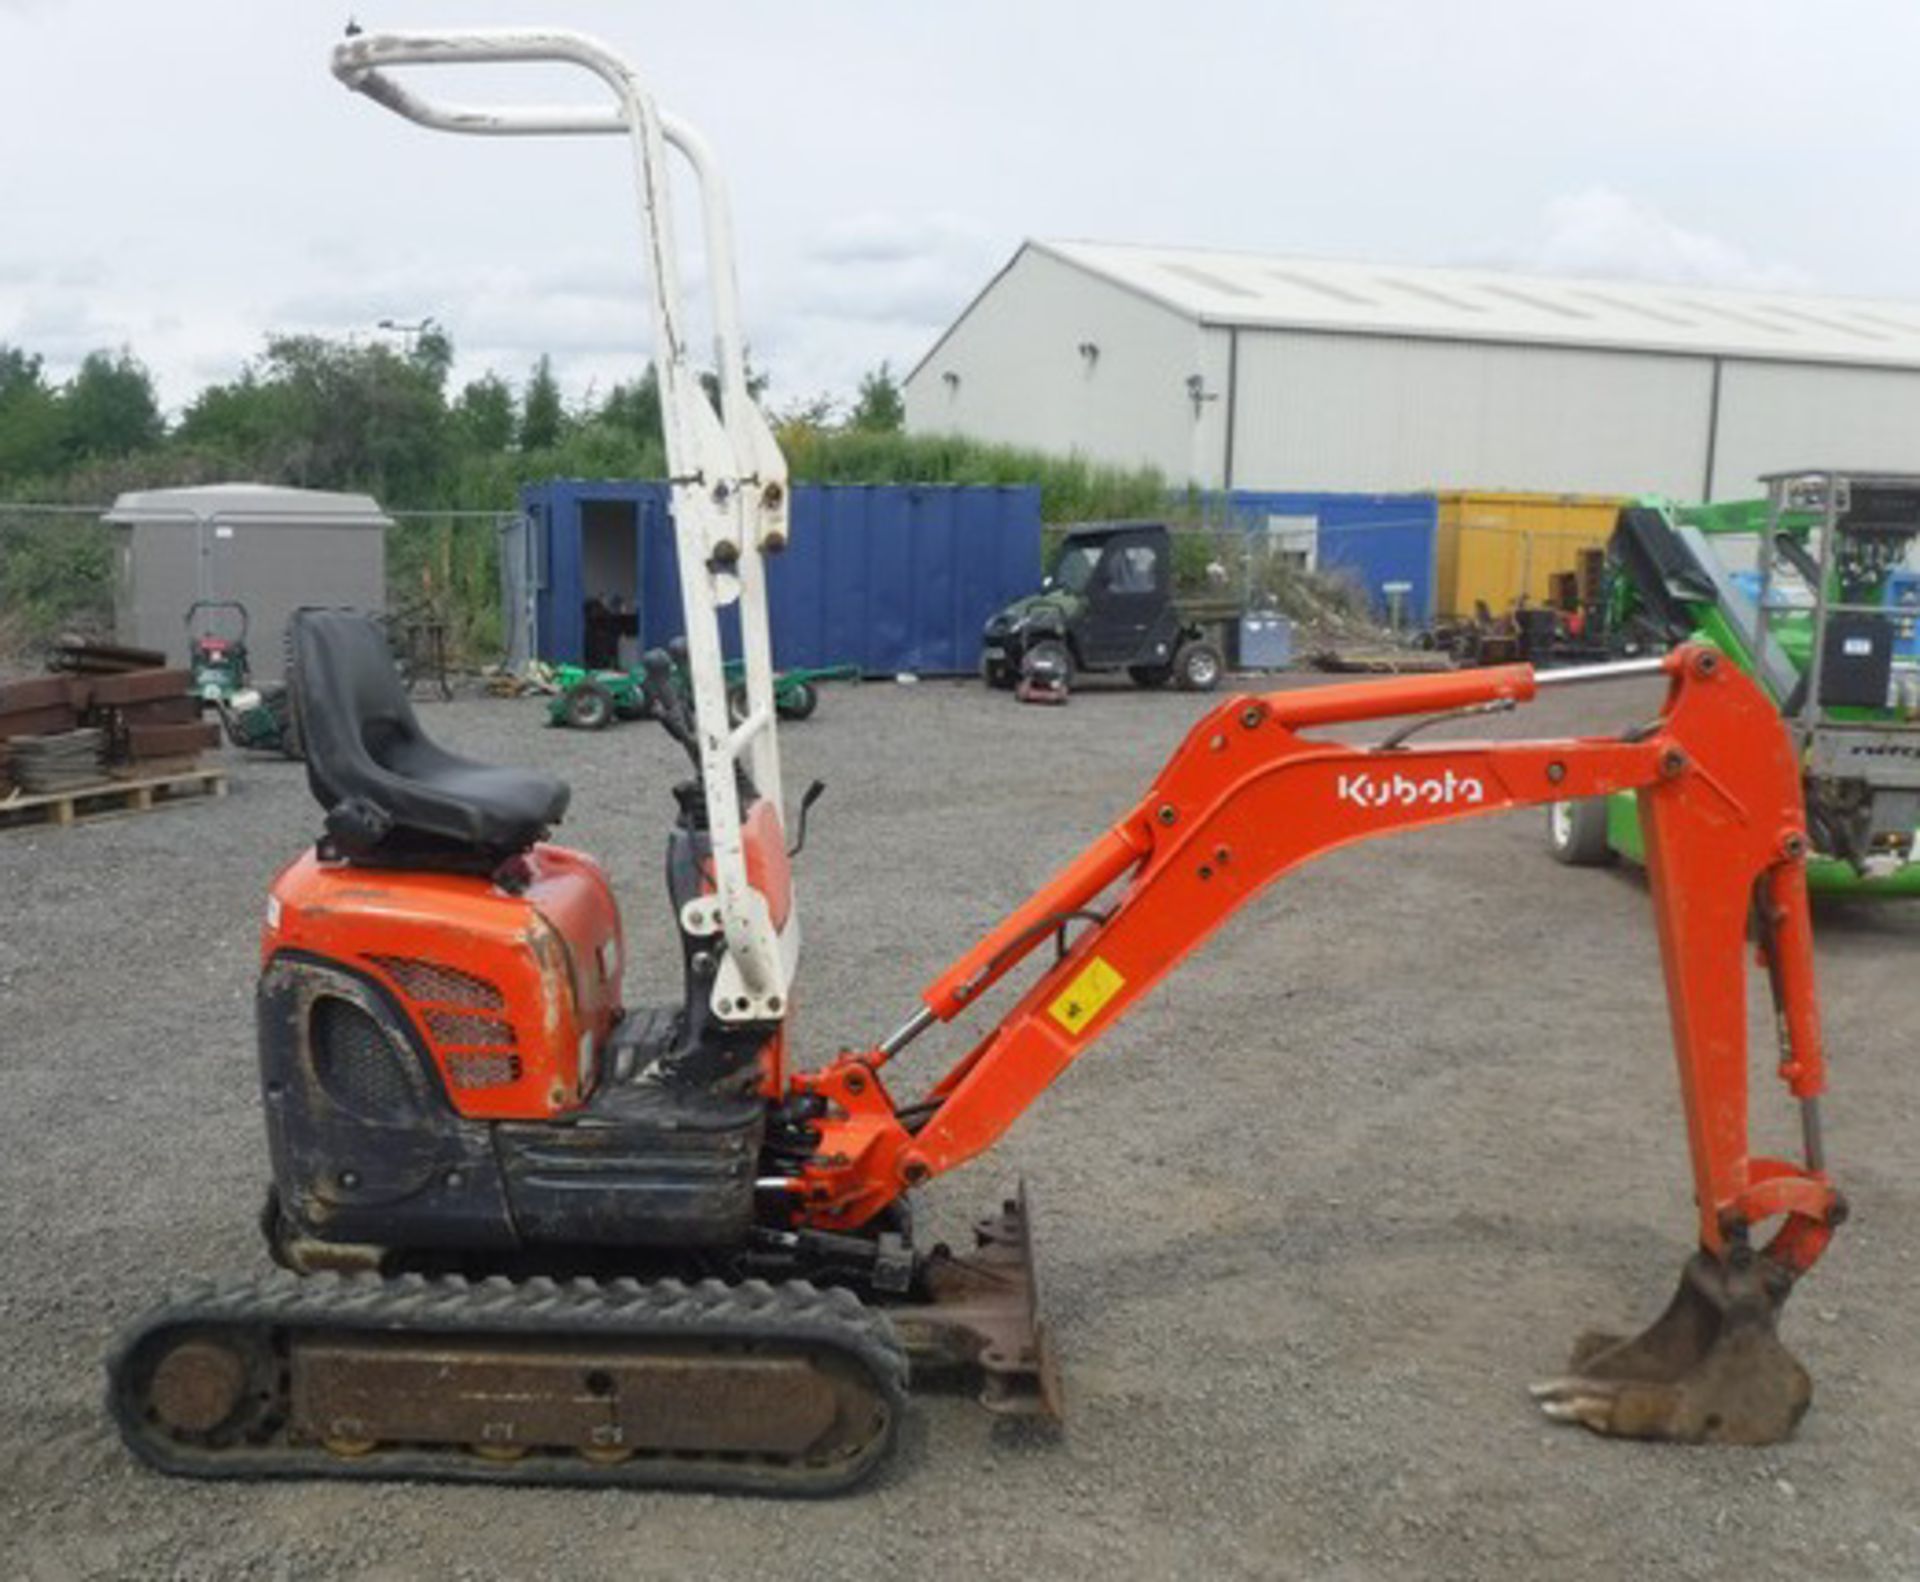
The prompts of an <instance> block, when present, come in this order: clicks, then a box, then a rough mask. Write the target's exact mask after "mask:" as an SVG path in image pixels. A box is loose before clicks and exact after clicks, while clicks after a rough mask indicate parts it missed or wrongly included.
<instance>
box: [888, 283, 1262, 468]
mask: <svg viewBox="0 0 1920 1582" xmlns="http://www.w3.org/2000/svg"><path fill="white" fill-rule="evenodd" d="M1083 342H1084V343H1091V344H1092V345H1094V346H1096V347H1098V348H1099V355H1098V356H1097V357H1095V358H1092V359H1089V358H1088V357H1086V356H1083V355H1082V353H1081V352H1080V346H1081V344H1082V343H1083ZM1226 343H1227V337H1226V334H1225V332H1224V331H1212V332H1209V331H1205V330H1203V329H1202V328H1201V327H1200V326H1199V325H1198V324H1196V323H1195V322H1193V321H1192V320H1190V319H1186V318H1183V317H1181V316H1180V315H1179V314H1177V313H1175V312H1173V311H1172V310H1171V309H1168V308H1165V307H1162V306H1160V305H1159V304H1158V303H1155V302H1152V301H1150V300H1149V299H1147V298H1145V297H1142V296H1139V295H1137V294H1135V293H1133V292H1131V291H1127V290H1125V289H1123V288H1121V287H1118V286H1115V285H1112V284H1111V283H1109V282H1107V281H1104V280H1101V279H1098V278H1097V277H1095V276H1092V275H1089V274H1087V273H1086V272H1085V271H1084V270H1081V269H1076V268H1075V267H1073V266H1072V265H1070V264H1066V263H1063V262H1062V261H1060V260H1059V259H1057V258H1053V257H1050V256H1048V255H1047V254H1044V253H1039V252H1036V251H1034V250H1033V249H1032V248H1031V247H1028V248H1023V249H1022V250H1021V251H1020V252H1019V253H1018V254H1017V255H1016V256H1015V257H1014V260H1013V262H1012V263H1011V264H1009V265H1008V266H1007V269H1006V271H1005V272H1004V273H1003V274H1002V275H1001V276H1000V278H999V279H998V280H996V281H995V282H994V283H993V285H992V286H990V287H989V288H988V289H987V291H986V292H985V294H984V295H982V296H981V298H980V299H979V300H978V301H977V302H976V303H975V304H974V306H973V307H972V308H971V309H970V310H969V311H968V312H967V313H966V314H964V315H963V316H962V317H961V319H960V320H959V322H958V323H957V324H956V325H955V326H954V327H953V329H952V330H951V331H950V332H949V333H948V335H947V337H946V339H945V340H944V341H942V342H941V343H940V344H939V345H938V346H937V347H936V348H935V349H934V351H933V353H932V354H931V355H930V356H929V357H928V358H927V359H926V360H925V361H924V362H923V363H922V364H921V365H920V366H919V367H918V368H917V369H915V370H914V372H913V373H912V375H911V376H910V377H909V378H908V380H907V382H906V387H905V392H904V393H905V397H906V408H907V429H908V431H909V432H910V433H915V434H964V435H966V436H968V437H969V438H972V439H980V440H987V441H991V442H995V443H1000V444H1007V445H1023V446H1029V447H1032V448H1034V449H1037V450H1044V451H1052V452H1056V453H1058V454H1061V455H1065V454H1068V453H1070V452H1075V451H1077V452H1079V453H1081V454H1083V455H1086V456H1089V457H1092V458H1094V459H1097V460H1100V461H1107V462H1114V463H1118V464H1122V465H1127V466H1138V465H1143V464H1144V465H1148V466H1154V467H1158V468H1160V469H1161V471H1163V472H1164V473H1166V475H1167V477H1168V478H1169V479H1170V480H1171V481H1173V482H1175V483H1185V482H1186V481H1187V480H1188V479H1190V478H1196V477H1197V478H1198V479H1199V480H1200V481H1201V482H1203V483H1206V484H1209V485H1217V484H1218V483H1219V482H1220V481H1221V480H1220V477H1219V469H1220V458H1221V456H1222V454H1223V453H1224V449H1225V442H1226V429H1225V409H1226V400H1225V396H1224V391H1225V387H1226V361H1225V355H1226ZM948 373H953V374H956V375H958V376H959V383H958V385H957V386H950V385H949V384H948V382H947V381H946V379H945V378H944V377H943V376H944V375H946V374H948ZM1195 373H1198V374H1200V375H1201V377H1202V378H1203V379H1204V380H1205V389H1206V390H1207V392H1209V393H1210V394H1212V395H1213V396H1214V397H1215V399H1211V400H1206V401H1203V402H1201V403H1200V408H1199V412H1198V415H1197V416H1196V413H1195V407H1194V402H1193V400H1192V399H1191V397H1190V396H1189V394H1188V391H1187V379H1188V377H1189V376H1190V375H1192V374H1195Z"/></svg>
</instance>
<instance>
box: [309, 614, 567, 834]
mask: <svg viewBox="0 0 1920 1582" xmlns="http://www.w3.org/2000/svg"><path fill="white" fill-rule="evenodd" d="M288 657H289V660H290V666H289V679H290V682H291V685H292V689H293V700H294V713H295V718H296V719H297V720H298V722H299V730H300V737H301V742H302V745H303V746H304V748H305V751H306V757H307V783H308V785H310V786H311V787H312V788H313V794H314V796H315V797H316V798H317V799H318V800H319V802H320V805H321V806H322V807H323V808H325V809H326V810H327V834H328V837H329V839H330V841H331V843H332V844H333V846H334V847H335V848H337V850H338V851H339V853H340V854H341V855H343V856H347V857H351V858H359V859H361V860H364V861H366V862H369V863H376V864H377V863H381V862H393V863H398V864H409V863H413V862H425V863H429V864H431V863H434V862H435V861H436V860H444V861H449V862H454V863H459V862H460V860H461V859H462V858H465V859H467V860H470V861H474V862H478V863H492V862H497V861H500V860H502V859H504V858H507V857H511V856H513V855H514V854H515V853H518V852H522V851H525V850H526V849H527V847H529V846H531V845H532V844H533V843H534V842H535V841H537V840H539V839H540V838H541V837H542V836H544V835H545V834H546V833H547V831H548V829H549V828H551V827H552V826H553V825H554V824H556V823H558V822H559V821H560V816H561V815H562V814H563V813H565V812H566V810H567V798H568V789H567V784H566V782H565V781H564V780H556V779H555V778H554V777H553V776H552V775H545V774H541V773H539V772H538V771H537V770H532V769H508V768H501V767H498V766H496V765H493V764H483V763H476V762H474V761H473V760H472V759H470V758H461V757H457V756H456V755H455V754H453V753H450V752H447V751H446V750H445V749H444V748H441V747H437V746H435V745H434V743H433V742H432V741H430V740H428V738H427V735H426V733H425V732H424V731H422V730H421V729H420V721H419V720H418V719H416V718H415V717H414V712H413V705H412V704H411V703H410V702H409V701H408V699H407V692H406V688H405V687H404V686H403V685H402V683H401V680H400V674H399V672H398V671H397V670H396V669H395V668H394V663H393V654H392V651H391V650H390V649H389V648H388V646H387V637H386V633H385V632H384V631H383V630H382V629H381V627H380V624H379V623H378V622H377V621H375V620H374V619H373V618H372V617H371V616H368V615H363V614H361V613H360V612H358V611H355V610H326V609H305V610H300V611H297V612H296V613H295V615H294V617H293V622H292V625H291V627H290V628H289V632H288Z"/></svg>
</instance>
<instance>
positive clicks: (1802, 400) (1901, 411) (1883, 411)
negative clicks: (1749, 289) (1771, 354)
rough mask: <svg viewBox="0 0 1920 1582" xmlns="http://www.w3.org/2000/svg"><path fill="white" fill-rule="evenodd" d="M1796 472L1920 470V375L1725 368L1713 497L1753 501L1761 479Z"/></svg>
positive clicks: (1748, 365) (1731, 364)
mask: <svg viewBox="0 0 1920 1582" xmlns="http://www.w3.org/2000/svg"><path fill="white" fill-rule="evenodd" d="M1792 467H1881V468H1885V469H1887V470H1888V471H1894V472H1906V471H1915V472H1920V372H1914V371H1909V370H1905V369H1891V368H1823V367H1818V366H1811V365H1808V364H1787V363H1754V362H1735V361H1728V362H1726V363H1725V364H1723V366H1722V370H1721V375H1720V435H1719V442H1718V444H1717V445H1716V446H1715V449H1714V460H1713V498H1714V499H1716V500H1740V499H1748V498H1751V497H1753V496H1755V495H1758V494H1760V493H1762V492H1763V491H1762V490H1761V488H1760V486H1759V484H1758V483H1757V482H1755V480H1756V479H1757V478H1758V477H1759V476H1760V474H1761V473H1763V472H1784V471H1786V470H1787V469H1788V468H1792ZM1676 492H1677V491H1676Z"/></svg>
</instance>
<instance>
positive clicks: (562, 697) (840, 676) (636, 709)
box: [547, 640, 860, 731]
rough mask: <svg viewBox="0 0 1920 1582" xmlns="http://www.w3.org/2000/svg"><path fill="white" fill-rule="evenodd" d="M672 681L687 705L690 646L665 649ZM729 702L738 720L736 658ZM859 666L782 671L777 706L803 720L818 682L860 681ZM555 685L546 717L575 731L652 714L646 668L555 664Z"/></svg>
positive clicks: (742, 691)
mask: <svg viewBox="0 0 1920 1582" xmlns="http://www.w3.org/2000/svg"><path fill="white" fill-rule="evenodd" d="M667 656H668V658H669V659H670V660H671V661H672V665H673V678H674V684H675V685H676V686H677V687H679V689H680V693H681V696H682V698H683V699H685V700H686V702H687V706H688V707H689V709H690V708H691V707H692V689H691V688H690V687H689V686H688V684H687V667H686V650H685V647H684V646H683V645H682V644H681V643H680V642H678V641H677V640H676V641H675V642H673V643H671V644H669V645H668V647H667ZM726 672H727V702H728V706H729V708H730V709H731V711H732V713H733V716H734V721H735V723H736V724H737V723H738V722H739V721H740V719H742V718H743V717H744V716H745V714H746V682H745V675H746V672H745V670H744V669H743V667H742V666H741V663H740V661H739V660H737V659H730V660H728V661H727V666H726ZM859 679H860V667H859V666H858V665H821V666H814V667H812V668H809V669H796V670H783V671H781V672H780V673H779V674H778V675H776V676H775V677H774V679H773V707H774V712H775V713H777V714H778V715H779V716H780V718H781V719H783V720H804V719H806V718H808V717H809V716H810V715H811V714H812V713H813V711H814V710H815V709H817V708H818V707H819V706H820V684H821V683H822V682H825V681H858V680H859ZM553 681H554V684H555V685H556V686H557V687H558V688H559V689H560V690H559V692H558V693H556V694H555V696H554V697H553V698H552V700H551V701H550V702H549V703H548V704H547V721H548V723H549V724H552V725H570V726H573V727H574V728H575V729H577V730H584V731H598V730H605V729H606V728H607V726H609V725H611V724H612V723H613V722H614V721H615V720H643V719H646V718H648V717H649V716H650V715H651V714H652V713H653V706H652V704H651V703H649V702H648V701H647V694H646V685H645V672H644V671H643V670H588V669H586V668H585V667H584V666H582V665H556V666H554V669H553Z"/></svg>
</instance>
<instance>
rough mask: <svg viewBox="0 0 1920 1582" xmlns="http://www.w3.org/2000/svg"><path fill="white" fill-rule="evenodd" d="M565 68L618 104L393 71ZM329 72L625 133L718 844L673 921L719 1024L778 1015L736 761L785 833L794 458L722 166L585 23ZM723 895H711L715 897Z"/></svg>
mask: <svg viewBox="0 0 1920 1582" xmlns="http://www.w3.org/2000/svg"><path fill="white" fill-rule="evenodd" d="M525 62H557V63H561V64H570V65H575V66H581V67H584V68H585V69H586V70H588V71H590V72H592V73H593V74H594V75H595V76H596V77H598V78H599V79H600V80H601V81H602V82H603V83H605V84H606V86H607V87H608V88H609V89H611V90H612V92H613V96H614V100H615V102H614V103H613V104H611V105H591V104H583V105H578V106H575V105H539V106H531V105H530V106H516V107H507V108H499V109H494V108H481V107H475V106H470V105H460V104H448V103H443V102H439V101H435V100H430V99H427V98H424V97H422V96H421V95H420V94H418V93H416V92H414V91H413V90H411V89H410V88H407V87H404V86H402V85H401V84H400V83H399V82H397V81H396V80H395V79H394V78H393V77H391V76H390V75H388V72H389V69H390V68H392V67H396V66H447V65H508V64H517V63H525ZM333 74H334V75H335V76H336V77H338V78H339V79H340V81H341V82H343V83H345V84H346V85H347V87H349V88H351V89H353V90H354V91H355V92H356V93H362V94H365V95H366V96H367V97H368V98H370V99H372V100H373V101H374V102H375V103H377V104H381V105H384V106H385V107H386V108H387V109H389V110H392V111H394V112H395V113H396V114H398V115H403V116H405V117H406V118H407V119H408V120H409V121H415V122H418V123H419V124H420V125H421V126H426V127H432V128H433V129H435V130H436V131H442V132H462V133H467V134H470V135H476V136H488V137H519V136H551V135H571V134H584V135H595V134H600V135H624V136H628V137H630V138H631V139H632V142H633V153H634V171H635V197H636V199H637V201H638V204H639V209H640V226H641V233H642V236H643V239H644V246H645V252H646V263H647V271H646V273H647V278H648V282H649V285H650V288H651V290H650V296H651V301H652V307H653V325H654V338H655V342H656V344H655V349H654V362H655V366H656V368H657V369H658V373H659V380H660V407H661V414H662V419H663V424H662V426H663V427H664V429H665V437H666V447H667V471H668V474H669V482H670V485H671V488H672V494H673V518H674V536H675V543H676V545H677V547H678V551H679V562H680V590H681V600H682V604H683V607H684V609H685V614H686V626H687V667H688V670H689V673H690V676H691V680H692V685H693V698H694V710H695V716H696V731H697V735H698V737H699V749H700V777H701V782H702V786H703V788H704V791H705V795H706V804H707V821H708V829H709V832H710V835H711V839H712V845H713V877H714V889H715V894H714V896H713V897H712V898H710V899H703V900H701V901H696V902H692V903H689V904H688V906H687V907H686V908H685V912H686V915H685V916H684V917H683V918H682V923H683V924H684V925H685V926H687V927H688V928H690V929H691V930H692V931H693V932H695V933H698V934H708V933H722V934H724V936H725V939H726V944H727V949H726V952H725V954H724V955H723V956H722V958H721V967H720V973H719V977H718V978H717V980H716V982H715V985H714V994H713V1005H714V1010H715V1011H716V1012H717V1013H718V1014H719V1015H720V1016H721V1017H723V1018H725V1019H726V1020H729V1021H748V1020H770V1019H779V1018H781V1017H784V1015H785V1014H786V1010H787V1006H788V1000H789V996H788V985H789V983H790V982H791V981H792V976H793V970H794V966H795V964H796V962H797V960H798V957H799V949H800V930H799V912H798V909H797V908H790V910H789V914H788V917H787V920H786V922H785V925H784V926H783V927H781V928H775V926H774V923H773V918H772V915H771V912H770V910H769V908H768V906H767V902H766V900H765V898H764V897H762V896H761V894H760V893H759V892H758V891H757V890H755V889H754V888H753V886H752V885H751V884H750V883H749V882H748V878H747V865H746V853H745V848H744V845H743V840H742V834H741V808H740V795H739V788H738V782H737V779H736V775H735V765H736V764H737V763H738V762H739V761H740V759H741V757H742V756H743V755H746V756H747V757H748V769H749V772H750V773H751V775H752V778H753V783H754V787H755V789H756V790H757V791H758V792H759V793H760V795H761V796H762V797H764V798H765V799H766V800H767V801H768V802H769V803H771V805H772V806H773V808H774V809H775V811H776V812H777V813H778V814H779V816H780V820H781V825H782V834H781V837H780V838H781V839H783V840H784V838H785V836H784V827H785V820H786V805H785V802H784V801H783V799H782V790H781V779H780V751H779V740H778V735H777V731H776V727H775V723H774V708H773V647H772V641H771V638H770V635H769V632H768V627H767V590H766V567H765V563H764V561H763V558H762V557H763V555H764V554H765V553H766V552H770V551H775V550H779V549H781V548H782V547H784V545H785V544H786V541H787V466H786V461H785V458H784V457H782V455H781V454H780V447H779V444H778V443H777V442H776V441H775V439H774V437H773V431H772V429H771V428H770V427H769V426H768V424H767V420H766V417H765V414H763V413H762V412H761V411H760V408H759V406H758V405H757V404H756V403H755V402H754V400H753V398H752V396H751V395H750V394H749V393H748V389H747V372H746V350H745V343H744V340H743V337H742V335H741V330H740V299H739V283H738V280H737V279H736V277H735V273H734V264H733V225H732V219H731V216H730V213H729V210H728V207H727V194H726V187H725V184H724V182H723V181H722V180H721V177H720V171H719V167H718V165H717V164H716V163H715V161H714V158H713V153H712V150H711V149H710V148H709V146H708V144H707V142H706V140H705V139H704V138H703V137H702V136H701V135H700V134H699V133H698V132H697V131H695V130H694V128H693V127H691V126H689V125H688V124H687V123H686V122H685V121H682V120H680V119H678V118H677V117H675V116H672V115H669V114H666V113H665V112H663V111H661V110H659V109H658V108H657V107H656V106H655V104H654V102H653V98H652V96H651V95H650V94H649V93H648V92H647V90H646V88H645V87H644V85H643V84H642V83H641V81H640V79H639V78H638V76H636V75H635V73H634V71H633V68H632V67H631V66H629V65H628V64H627V63H626V62H625V61H624V60H622V59H621V58H620V57H619V56H618V55H616V54H615V53H614V52H613V51H612V50H610V49H608V48H607V47H606V46H605V45H604V44H601V43H599V42H597V41H596V40H594V39H591V38H588V37H585V36H584V35H582V34H578V33H568V32H555V31H547V30H519V29H474V30H471V31H465V32H459V33H363V34H358V35H355V36H353V37H350V38H348V39H347V40H346V42H344V43H342V44H341V45H339V46H338V47H337V48H336V49H335V50H334V52H333ZM668 145H671V146H672V147H674V148H675V149H677V150H678V151H679V152H680V154H681V155H682V156H683V157H684V158H685V159H686V161H687V164H688V166H689V167H690V168H691V169H692V171H693V175H694V178H695V181H696V183H697V185H698V188H699V193H700V207H701V217H702V220H703V222H704V242H705V247H706V261H707V273H708V283H709V289H710V291H711V295H712V311H713V330H714V354H715V361H716V365H717V367H718V369H719V378H720V397H721V399H720V411H719V412H717V413H716V412H715V411H714V408H713V404H712V403H711V402H710V401H709V400H708V399H707V393H706V391H705V389H704V388H702V386H701V383H700V380H699V377H698V374H697V372H696V371H695V369H694V367H693V365H692V363H691V361H690V359H689V357H688V355H687V346H686V341H685V338H684V335H683V332H682V323H683V318H684V314H683V305H684V304H683V298H682V294H681V288H680V267H679V254H678V252H677V251H676V248H675V242H674V228H673V201H672V192H671V189H670V186H669V183H668V180H667V163H666V149H667V146H668ZM734 603H737V604H738V606H739V616H740V642H741V658H742V659H743V661H744V663H745V670H746V676H745V683H746V705H747V707H746V717H745V719H743V720H742V721H741V722H740V724H738V725H737V726H736V725H733V724H732V723H731V721H730V719H729V710H728V705H727V681H726V674H725V660H724V655H723V653H722V650H721V644H720V609H721V607H722V606H724V605H727V604H734ZM715 902H717V903H718V904H717V906H716V905H714V904H713V903H715Z"/></svg>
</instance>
